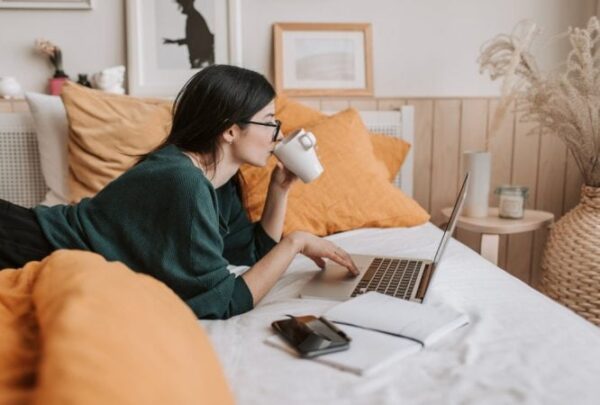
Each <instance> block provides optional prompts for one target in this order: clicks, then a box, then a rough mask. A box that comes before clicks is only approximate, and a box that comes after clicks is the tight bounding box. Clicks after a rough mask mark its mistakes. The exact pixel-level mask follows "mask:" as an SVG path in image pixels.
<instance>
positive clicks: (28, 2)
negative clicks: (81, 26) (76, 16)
mask: <svg viewBox="0 0 600 405" xmlns="http://www.w3.org/2000/svg"><path fill="white" fill-rule="evenodd" d="M93 1H94V0H62V1H54V0H35V1H34V0H0V8H37V9H44V8H45V9H53V8H59V9H63V10H67V9H73V10H81V9H84V10H85V9H91V8H92V6H93Z"/></svg>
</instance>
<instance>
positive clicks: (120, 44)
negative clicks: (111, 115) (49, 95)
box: [0, 0, 126, 92]
mask: <svg viewBox="0 0 600 405" xmlns="http://www.w3.org/2000/svg"><path fill="white" fill-rule="evenodd" d="M36 38H45V39H48V40H50V41H52V42H53V43H55V44H56V45H58V46H59V47H60V48H61V50H62V53H63V62H64V68H65V72H67V74H68V75H69V76H70V77H71V78H74V79H77V74H78V73H94V72H97V71H99V70H101V69H103V68H105V67H108V66H114V65H119V64H125V61H126V56H125V52H126V47H125V46H126V44H125V6H124V1H123V0H96V1H95V5H94V9H93V10H62V11H61V10H13V9H0V76H15V77H16V78H17V80H18V81H19V83H21V86H22V87H23V88H24V89H26V90H33V91H40V92H43V91H45V90H46V84H47V80H48V77H50V76H52V74H53V73H54V71H53V69H52V66H51V65H50V62H49V61H48V59H47V58H46V57H45V56H44V55H40V54H37V53H35V51H34V47H33V45H34V42H35V39H36Z"/></svg>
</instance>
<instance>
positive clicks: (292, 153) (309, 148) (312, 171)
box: [273, 129, 323, 183]
mask: <svg viewBox="0 0 600 405" xmlns="http://www.w3.org/2000/svg"><path fill="white" fill-rule="evenodd" d="M316 145H317V139H316V138H315V136H314V134H313V133H311V132H307V131H305V130H304V129H299V130H297V131H294V132H292V133H291V134H289V135H288V136H286V137H285V138H284V139H283V140H281V142H279V143H278V144H277V145H276V146H275V150H274V151H273V153H274V154H275V156H277V159H279V160H280V161H281V163H283V164H284V166H285V167H287V168H288V169H289V170H290V171H291V172H292V173H294V174H295V175H296V176H298V177H299V178H300V180H302V181H303V182H305V183H310V182H311V181H313V180H314V179H316V178H317V177H319V176H320V175H321V173H323V166H321V162H319V158H318V157H317V152H316V150H315V146H316Z"/></svg>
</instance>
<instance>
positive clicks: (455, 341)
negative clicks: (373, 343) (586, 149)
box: [201, 223, 600, 405]
mask: <svg viewBox="0 0 600 405" xmlns="http://www.w3.org/2000/svg"><path fill="white" fill-rule="evenodd" d="M440 237H441V231H440V230H439V229H438V228H437V227H435V226H434V225H432V224H430V223H428V224H425V225H423V226H419V227H415V228H408V229H406V228H404V229H403V228H392V229H361V230H355V231H350V232H345V233H341V234H337V235H333V236H331V237H329V239H331V240H333V241H335V242H336V243H338V244H339V245H341V246H342V247H344V248H345V249H347V250H348V251H350V252H352V253H374V254H382V255H402V256H416V257H425V258H432V257H433V255H434V253H435V249H436V247H437V243H438V242H439V240H440ZM315 271H317V269H316V266H315V265H314V263H312V262H311V261H309V260H308V259H306V258H304V257H301V256H299V257H297V258H296V259H295V260H294V261H293V262H292V265H291V266H290V268H289V269H288V271H287V272H286V273H285V275H284V276H283V277H282V278H281V279H280V280H279V282H278V283H277V284H276V286H275V287H274V288H273V289H272V291H271V292H270V293H269V294H268V295H267V296H266V297H265V299H263V301H262V302H261V303H260V304H259V305H258V306H257V307H256V308H255V309H254V310H252V311H250V312H249V313H246V314H243V315H240V316H237V317H234V318H231V319H229V320H226V321H201V324H202V325H203V326H204V328H205V329H206V331H207V332H208V334H209V336H210V338H211V340H212V342H213V344H214V347H215V349H216V351H217V354H218V356H219V358H220V360H221V362H222V365H223V368H224V370H225V374H226V377H227V379H228V381H229V384H230V386H231V388H232V390H233V392H234V395H235V397H236V400H237V402H238V403H239V404H266V405H268V404H281V403H286V404H306V403H313V404H400V403H410V404H442V403H443V404H483V403H485V404H514V403H518V404H599V403H600V330H599V329H598V328H597V327H595V326H594V325H592V324H591V323H589V322H587V321H585V320H584V319H583V318H581V317H579V316H577V315H575V314H574V313H573V312H571V311H570V310H568V309H566V308H564V307H562V306H561V305H559V304H557V303H555V302H553V301H552V300H550V299H548V298H546V297H545V296H544V295H542V294H540V293H538V292H537V291H535V290H534V289H532V288H530V287H529V286H527V285H526V284H524V283H522V282H521V281H519V280H518V279H516V278H514V277H512V276H510V275H509V274H507V273H506V272H504V271H503V270H501V269H499V268H498V267H496V266H494V265H492V264H491V263H489V262H487V261H486V260H484V259H482V258H481V257H480V256H479V255H478V254H476V253H475V252H473V251H472V250H470V249H469V248H467V247H466V246H464V245H462V244H461V243H459V242H457V241H455V240H451V241H450V243H449V245H448V248H447V251H446V254H445V256H444V259H443V261H442V263H441V265H440V266H439V267H438V270H437V272H436V275H435V277H434V279H433V281H432V284H431V286H430V289H429V292H428V296H427V302H428V304H430V305H444V306H450V307H452V308H454V309H456V310H458V311H460V312H463V313H466V314H468V315H469V317H470V319H471V323H470V325H468V326H467V327H464V328H462V329H460V330H458V331H456V332H454V333H453V334H452V335H450V336H449V337H447V338H445V339H443V340H442V341H440V342H438V343H437V344H435V345H433V346H431V347H428V348H427V349H425V350H422V351H421V352H419V353H417V354H414V355H411V356H409V357H406V358H404V359H402V360H400V361H399V362H397V363H395V364H394V365H392V366H390V367H388V368H385V369H384V370H382V371H381V372H380V373H377V374H375V375H373V376H369V377H359V376H356V375H353V374H350V373H347V372H343V371H339V370H336V369H333V368H331V367H328V366H325V365H322V364H319V363H316V362H313V361H310V360H303V359H296V358H292V357H290V355H289V354H288V353H285V352H283V351H281V350H278V349H276V348H273V347H271V346H268V345H266V344H264V343H263V342H264V340H265V339H266V338H267V337H268V336H270V335H271V334H272V331H271V328H270V323H271V322H272V321H273V320H275V319H279V318H281V317H282V316H283V315H284V314H286V313H292V314H321V313H322V312H324V311H326V310H327V309H328V308H330V307H331V306H333V305H335V303H334V302H329V301H323V300H306V299H300V298H298V297H299V291H300V290H301V288H302V286H303V285H304V283H306V282H307V281H308V279H309V278H310V277H311V276H312V274H314V272H315Z"/></svg>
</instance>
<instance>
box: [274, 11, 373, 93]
mask: <svg viewBox="0 0 600 405" xmlns="http://www.w3.org/2000/svg"><path fill="white" fill-rule="evenodd" d="M273 40H274V56H275V69H274V70H275V72H274V73H275V88H276V90H277V92H278V93H285V94H286V95H289V96H372V95H373V72H372V65H373V62H372V35H371V24H367V23H275V24H274V25H273Z"/></svg>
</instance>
